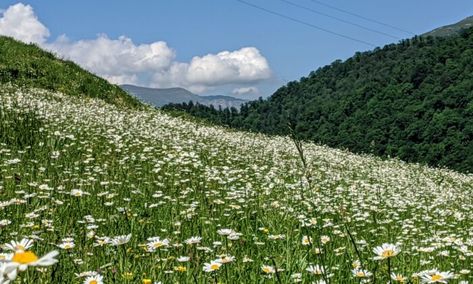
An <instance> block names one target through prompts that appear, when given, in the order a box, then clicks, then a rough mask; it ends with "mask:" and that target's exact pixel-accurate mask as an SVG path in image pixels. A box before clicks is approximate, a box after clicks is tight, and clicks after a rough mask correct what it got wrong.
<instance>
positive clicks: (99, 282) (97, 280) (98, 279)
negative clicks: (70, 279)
mask: <svg viewBox="0 0 473 284" xmlns="http://www.w3.org/2000/svg"><path fill="white" fill-rule="evenodd" d="M84 284H103V276H102V275H100V274H98V273H97V274H95V275H91V276H88V277H87V278H85V280H84Z"/></svg>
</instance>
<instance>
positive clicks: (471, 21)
mask: <svg viewBox="0 0 473 284" xmlns="http://www.w3.org/2000/svg"><path fill="white" fill-rule="evenodd" d="M472 27H473V16H470V17H468V18H466V19H463V20H461V21H460V22H458V23H456V24H452V25H448V26H443V27H440V28H437V29H435V30H433V31H430V32H428V33H425V34H423V35H422V36H433V37H448V36H452V35H456V34H458V33H459V32H460V31H462V30H464V29H469V28H472Z"/></svg>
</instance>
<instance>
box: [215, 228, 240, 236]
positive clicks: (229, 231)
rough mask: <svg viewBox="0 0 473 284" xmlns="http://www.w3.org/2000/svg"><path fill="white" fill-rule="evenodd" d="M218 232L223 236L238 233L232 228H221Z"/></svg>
mask: <svg viewBox="0 0 473 284" xmlns="http://www.w3.org/2000/svg"><path fill="white" fill-rule="evenodd" d="M217 233H218V234H219V235H221V236H229V235H231V234H236V233H237V232H235V231H234V230H232V229H220V230H218V231H217Z"/></svg>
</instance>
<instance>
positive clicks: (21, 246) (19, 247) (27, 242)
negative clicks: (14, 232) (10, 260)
mask: <svg viewBox="0 0 473 284" xmlns="http://www.w3.org/2000/svg"><path fill="white" fill-rule="evenodd" d="M33 242H34V241H33V240H31V239H26V238H25V239H22V240H21V241H19V242H17V241H11V242H10V243H8V244H5V245H3V248H4V249H5V250H10V251H25V250H27V249H29V248H31V247H32V246H33Z"/></svg>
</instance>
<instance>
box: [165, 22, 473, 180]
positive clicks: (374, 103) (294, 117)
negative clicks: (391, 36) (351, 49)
mask: <svg viewBox="0 0 473 284" xmlns="http://www.w3.org/2000/svg"><path fill="white" fill-rule="evenodd" d="M165 109H179V110H184V111H186V112H188V113H190V114H192V115H195V116H198V117H202V118H205V119H207V120H209V121H212V122H215V123H219V124H225V125H228V126H231V127H236V128H242V129H246V130H251V131H259V132H264V133H268V134H288V133H289V131H290V130H289V127H288V125H293V128H294V129H295V133H296V135H298V136H299V137H300V138H301V139H307V140H312V141H315V142H319V143H323V144H327V145H329V146H333V147H339V148H348V149H350V150H351V151H354V152H358V153H360V152H361V153H373V154H376V155H380V156H396V157H399V158H401V159H403V160H405V161H412V162H422V163H427V164H429V165H435V166H442V167H443V166H445V167H450V168H453V169H456V170H460V171H463V172H473V142H472V140H473V29H469V30H464V31H463V32H461V33H460V35H457V36H452V37H448V38H433V37H414V38H413V39H410V40H403V41H401V42H400V43H398V44H390V45H386V46H385V47H383V48H376V49H375V50H373V51H369V52H363V53H356V54H355V55H354V56H353V57H351V58H349V59H348V60H346V61H344V62H342V61H340V60H337V61H335V62H333V63H332V64H331V65H328V66H325V67H323V68H320V69H318V70H317V71H313V72H311V73H310V74H309V76H307V77H303V78H301V79H300V80H299V81H298V82H290V83H288V84H287V85H286V86H283V87H281V88H280V89H279V90H277V91H276V92H275V93H274V94H273V95H272V96H271V97H269V98H268V99H265V100H263V99H259V100H257V101H252V102H249V103H247V104H245V105H243V106H242V107H241V109H240V111H239V112H238V111H237V110H236V109H224V110H217V109H215V108H211V107H205V106H202V105H199V104H192V103H189V104H175V105H168V106H166V107H165Z"/></svg>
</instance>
